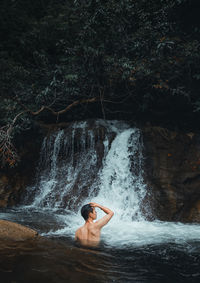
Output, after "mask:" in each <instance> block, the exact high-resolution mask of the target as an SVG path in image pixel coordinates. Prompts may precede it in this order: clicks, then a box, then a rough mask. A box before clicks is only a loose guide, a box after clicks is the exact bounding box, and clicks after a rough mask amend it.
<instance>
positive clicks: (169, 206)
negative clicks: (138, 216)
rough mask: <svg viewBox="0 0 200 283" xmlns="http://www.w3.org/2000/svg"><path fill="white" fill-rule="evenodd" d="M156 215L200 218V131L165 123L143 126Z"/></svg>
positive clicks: (152, 202)
mask: <svg viewBox="0 0 200 283" xmlns="http://www.w3.org/2000/svg"><path fill="white" fill-rule="evenodd" d="M142 132H143V141H144V151H145V154H144V155H145V172H146V181H147V183H148V186H149V187H150V191H151V193H150V203H151V207H152V210H153V215H154V216H155V217H156V218H158V219H160V220H165V221H166V220H168V221H183V222H200V135H199V134H195V133H181V132H173V131H169V130H167V129H164V128H161V127H145V128H143V130H142Z"/></svg>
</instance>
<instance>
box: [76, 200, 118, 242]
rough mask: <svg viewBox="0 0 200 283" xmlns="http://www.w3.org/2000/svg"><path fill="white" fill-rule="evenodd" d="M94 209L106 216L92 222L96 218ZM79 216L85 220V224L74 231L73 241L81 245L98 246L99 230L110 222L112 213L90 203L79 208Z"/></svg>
mask: <svg viewBox="0 0 200 283" xmlns="http://www.w3.org/2000/svg"><path fill="white" fill-rule="evenodd" d="M95 207H98V208H100V209H101V210H103V211H104V212H105V213H106V215H105V216H104V217H102V218H101V219H99V220H98V221H96V222H93V221H94V220H95V219H96V218H97V213H96V210H95ZM81 215H82V216H83V218H84V219H85V224H84V225H83V226H82V227H80V228H79V229H78V230H77V231H76V233H75V240H76V241H79V242H80V243H81V244H82V245H98V243H99V241H100V234H101V228H102V227H103V226H104V225H106V224H107V223H108V221H110V219H111V218H112V217H113V215H114V212H113V211H112V210H110V209H109V208H107V207H104V206H102V205H100V204H98V203H95V202H90V203H89V204H86V205H84V206H83V207H82V208H81Z"/></svg>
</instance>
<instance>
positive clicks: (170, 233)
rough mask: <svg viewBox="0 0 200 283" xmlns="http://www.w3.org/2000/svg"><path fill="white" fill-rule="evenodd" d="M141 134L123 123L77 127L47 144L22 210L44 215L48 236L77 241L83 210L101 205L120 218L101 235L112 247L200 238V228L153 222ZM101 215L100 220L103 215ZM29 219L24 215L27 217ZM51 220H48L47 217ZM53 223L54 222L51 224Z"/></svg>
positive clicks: (61, 132)
mask: <svg viewBox="0 0 200 283" xmlns="http://www.w3.org/2000/svg"><path fill="white" fill-rule="evenodd" d="M142 149H143V144H142V139H141V134H140V130H139V129H138V128H135V127H131V126H130V125H128V124H127V123H124V122H120V121H104V120H97V121H86V122H75V123H72V124H70V125H69V126H68V127H67V128H65V129H61V130H58V131H57V132H53V133H52V134H50V135H48V136H47V137H45V138H44V141H43V144H42V147H41V154H40V161H39V165H38V172H37V176H36V181H35V185H34V186H32V187H29V188H27V194H26V197H25V198H24V200H23V204H24V205H25V206H23V207H22V210H23V211H24V209H25V211H26V212H27V214H29V212H30V215H31V217H32V216H33V214H34V215H36V217H37V215H38V213H39V215H41V217H43V221H44V222H45V223H46V224H45V225H47V226H48V227H52V226H51V225H50V223H49V220H48V219H49V215H51V217H53V221H54V223H55V219H56V225H57V224H58V225H57V226H55V225H53V228H52V229H51V228H50V230H48V231H47V232H44V233H43V235H51V236H56V235H57V236H69V237H72V238H73V237H74V233H75V231H76V229H77V228H78V227H80V226H81V225H83V223H84V220H83V218H82V217H81V215H80V209H81V207H82V206H83V205H84V204H86V203H89V202H91V201H92V202H97V203H99V204H101V205H103V206H106V207H108V208H110V209H112V210H113V211H114V213H115V215H114V217H113V218H112V219H111V221H110V222H109V223H108V225H106V226H105V227H104V228H103V229H102V238H103V239H104V240H105V241H106V242H107V243H108V244H110V245H114V246H118V247H120V246H121V247H123V246H124V245H140V246H141V245H144V244H153V243H161V242H174V241H175V242H178V243H180V242H181V243H184V242H187V241H188V240H196V239H199V238H200V225H195V224H187V225H185V224H182V223H173V222H171V223H169V222H161V221H158V220H155V221H152V222H149V221H147V220H146V214H147V213H148V214H149V213H150V207H147V199H148V198H147V189H148V191H149V188H147V185H146V184H145V183H144V180H143V175H144V172H143V155H142V152H143V150H142ZM96 210H97V219H99V218H101V217H102V216H103V215H104V213H103V212H102V211H101V210H100V209H98V208H97V209H96ZM22 213H23V215H24V212H22ZM47 215H48V217H47ZM51 217H50V219H52V218H51Z"/></svg>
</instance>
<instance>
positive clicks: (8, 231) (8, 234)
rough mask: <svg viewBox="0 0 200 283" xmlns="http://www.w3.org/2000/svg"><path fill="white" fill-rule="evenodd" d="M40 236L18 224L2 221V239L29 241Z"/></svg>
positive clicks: (0, 221) (0, 226)
mask: <svg viewBox="0 0 200 283" xmlns="http://www.w3.org/2000/svg"><path fill="white" fill-rule="evenodd" d="M37 236H38V233H37V232H36V231H35V230H33V229H30V228H28V227H25V226H23V225H21V224H17V223H14V222H11V221H7V220H0V239H1V240H2V239H5V240H13V241H22V240H27V239H33V238H35V237H37Z"/></svg>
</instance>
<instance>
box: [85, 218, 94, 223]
mask: <svg viewBox="0 0 200 283" xmlns="http://www.w3.org/2000/svg"><path fill="white" fill-rule="evenodd" d="M93 223H94V222H93V219H92V218H88V220H87V221H86V222H85V224H93Z"/></svg>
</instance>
